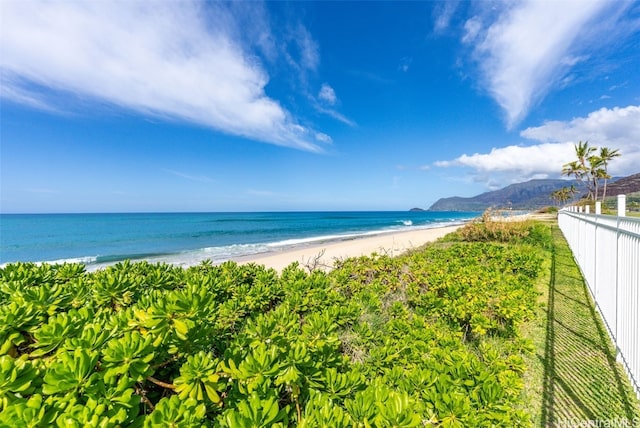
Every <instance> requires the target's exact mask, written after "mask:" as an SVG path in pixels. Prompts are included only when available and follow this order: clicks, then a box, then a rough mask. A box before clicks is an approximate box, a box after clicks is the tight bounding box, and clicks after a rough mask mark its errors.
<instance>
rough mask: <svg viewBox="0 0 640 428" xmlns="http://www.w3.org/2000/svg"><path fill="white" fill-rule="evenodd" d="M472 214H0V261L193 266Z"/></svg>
mask: <svg viewBox="0 0 640 428" xmlns="http://www.w3.org/2000/svg"><path fill="white" fill-rule="evenodd" d="M478 215H480V213H477V212H430V211H398V212H392V211H380V212H264V213H246V212H243V213H127V214H0V265H4V264H6V263H11V262H17V261H22V262H50V263H64V262H78V263H84V264H86V265H87V267H88V268H96V267H101V266H105V265H108V264H112V263H116V262H119V261H123V260H126V259H131V260H143V259H144V260H149V261H151V262H165V263H171V264H176V265H180V266H192V265H196V264H199V263H200V262H202V261H203V260H207V259H210V260H212V261H213V262H214V263H221V262H223V261H225V260H230V259H234V258H237V257H241V256H247V255H254V254H260V253H268V252H276V251H282V250H285V249H288V248H291V247H296V246H302V245H310V244H314V243H323V242H329V241H336V240H345V239H352V238H355V237H359V236H365V235H375V234H381V233H385V232H390V231H398V230H411V229H415V228H433V227H441V226H447V225H454V224H460V223H463V222H465V221H468V220H470V219H472V218H474V217H477V216H478Z"/></svg>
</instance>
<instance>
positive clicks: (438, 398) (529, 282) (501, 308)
mask: <svg viewBox="0 0 640 428" xmlns="http://www.w3.org/2000/svg"><path fill="white" fill-rule="evenodd" d="M531 235H532V232H529V234H528V236H531ZM533 235H535V232H533ZM456 239H458V240H461V238H460V237H458V238H456ZM533 241H534V240H533V239H532V240H531V242H530V243H529V244H517V245H514V244H511V245H503V244H500V243H493V242H474V243H468V242H448V243H441V244H438V245H435V246H429V247H426V248H425V249H422V250H419V251H415V252H413V253H411V254H407V255H404V256H401V257H397V258H391V257H387V256H373V257H362V258H355V259H347V260H343V261H341V262H339V263H338V265H337V266H336V269H334V270H333V271H332V272H330V273H323V272H316V271H314V272H311V273H307V272H305V271H304V270H303V269H301V268H300V267H299V266H297V265H292V266H290V267H289V268H287V269H285V270H284V271H283V272H282V273H281V274H280V275H278V274H277V273H276V272H275V271H274V270H267V269H265V268H264V267H262V266H255V265H245V266H238V265H236V264H234V263H225V264H223V265H220V266H212V265H208V264H202V265H200V266H197V267H192V268H189V269H181V268H176V267H171V266H167V265H151V264H148V263H136V264H131V263H121V264H119V265H116V266H113V267H110V268H107V269H105V270H103V271H99V272H95V273H87V272H85V271H84V269H83V267H82V266H80V265H68V264H67V265H58V266H49V265H43V266H36V265H33V264H13V265H8V266H6V267H4V268H3V269H1V270H0V411H1V412H0V425H3V424H4V425H10V426H51V425H58V426H101V427H102V426H104V427H107V426H118V425H120V426H145V427H155V426H184V427H188V426H228V427H238V426H242V427H259V426H272V427H283V426H299V427H318V426H332V427H341V426H345V427H347V426H348V427H352V426H355V427H368V426H376V427H391V426H394V427H411V426H425V425H426V426H429V425H432V426H442V427H460V426H508V427H511V426H527V425H530V424H531V420H530V416H529V413H528V411H527V410H526V405H525V404H526V403H525V402H524V401H523V394H522V391H523V373H524V372H525V370H526V365H525V360H524V356H525V355H526V354H527V352H530V351H531V344H530V342H528V341H527V340H525V339H524V338H523V337H522V334H521V326H522V325H523V323H525V322H527V321H528V320H531V319H533V318H534V317H535V311H536V295H537V294H536V291H535V290H534V286H535V281H536V278H537V277H538V276H539V273H540V271H541V268H542V266H543V260H544V257H542V256H541V254H543V253H542V252H541V251H542V250H541V248H540V246H539V245H537V246H536V245H535V242H533Z"/></svg>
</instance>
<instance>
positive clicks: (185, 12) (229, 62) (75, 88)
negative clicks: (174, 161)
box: [0, 0, 320, 151]
mask: <svg viewBox="0 0 640 428" xmlns="http://www.w3.org/2000/svg"><path fill="white" fill-rule="evenodd" d="M210 12H211V11H208V10H205V8H204V6H202V4H200V3H194V2H186V1H185V2H151V3H150V2H143V1H126V2H108V1H92V2H37V1H31V0H23V1H12V0H8V1H3V4H2V14H3V19H2V30H1V32H0V35H1V39H0V47H1V49H2V55H1V56H0V70H1V72H2V73H1V75H2V80H1V82H0V83H1V84H2V87H3V91H2V96H3V97H4V98H5V99H10V100H12V101H14V102H18V103H25V104H28V105H30V106H32V107H33V106H39V105H40V106H41V107H48V108H55V109H58V110H67V109H69V107H70V106H69V105H68V104H66V105H65V104H62V105H61V103H60V102H58V101H59V99H61V98H60V95H69V94H71V95H72V97H68V96H67V97H66V100H67V101H66V102H67V103H68V102H69V101H68V100H71V99H74V97H75V98H77V99H80V100H86V99H92V100H98V101H101V102H107V103H110V104H113V105H117V106H120V107H124V108H127V109H129V110H132V111H136V112H139V113H143V114H146V115H153V116H159V117H165V118H169V119H173V120H180V121H187V122H192V123H196V124H200V125H204V126H207V127H210V128H213V129H216V130H219V131H221V132H224V133H228V134H232V135H237V136H242V137H246V138H250V139H254V140H258V141H263V142H267V143H272V144H277V145H282V146H288V147H294V148H298V149H304V150H311V151H319V150H320V148H319V147H318V146H317V145H316V144H315V143H314V142H313V141H314V140H313V134H314V132H313V131H312V130H309V129H306V128H304V127H302V126H300V125H298V124H297V123H296V120H295V118H293V117H292V116H291V114H290V113H289V112H288V111H287V110H286V109H284V108H283V107H282V106H281V105H280V104H279V103H278V102H277V101H275V100H273V99H271V98H269V97H268V96H267V95H266V94H265V91H264V88H265V86H266V85H267V83H268V76H267V74H266V73H265V71H264V69H263V68H262V66H261V65H260V63H259V62H258V61H257V59H256V57H255V56H253V55H251V53H250V52H247V51H246V49H245V48H244V47H243V46H241V45H240V44H239V43H238V42H237V41H236V39H235V38H234V37H232V35H231V30H230V28H232V27H233V23H229V22H227V21H225V19H229V15H224V14H221V15H217V14H211V13H210ZM303 33H304V32H303ZM261 34H262V33H261ZM305 34H306V36H305V37H303V38H302V39H300V40H299V50H300V55H301V61H302V62H303V64H304V66H305V67H308V68H315V67H317V63H318V55H317V46H315V45H314V42H313V40H312V39H311V37H310V36H309V34H308V32H307V33H305ZM256 43H261V42H260V41H258V42H256ZM263 44H264V45H265V46H267V45H268V43H266V42H265V43H263Z"/></svg>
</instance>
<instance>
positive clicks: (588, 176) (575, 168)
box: [562, 141, 620, 201]
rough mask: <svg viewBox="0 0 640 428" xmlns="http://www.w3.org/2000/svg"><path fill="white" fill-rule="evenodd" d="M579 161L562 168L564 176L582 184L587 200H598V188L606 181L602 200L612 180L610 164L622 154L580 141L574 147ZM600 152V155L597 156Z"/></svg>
mask: <svg viewBox="0 0 640 428" xmlns="http://www.w3.org/2000/svg"><path fill="white" fill-rule="evenodd" d="M574 149H575V152H576V158H577V160H574V161H572V162H568V163H566V164H564V165H563V166H562V175H566V176H574V177H575V178H576V180H577V181H578V182H580V184H582V185H584V186H586V188H587V199H592V200H593V201H597V200H598V190H599V189H598V188H599V185H600V182H601V181H603V180H604V188H603V193H602V200H603V201H604V198H605V196H606V193H607V180H608V179H610V178H611V176H610V175H609V173H608V172H607V166H608V163H609V162H610V161H611V160H612V159H613V158H616V157H618V156H620V153H619V151H618V150H617V149H615V150H612V149H610V148H608V147H601V148H600V150H599V152H598V148H596V147H592V146H590V145H589V142H588V141H585V142H582V141H579V142H578V144H576V145H574ZM596 152H598V154H596Z"/></svg>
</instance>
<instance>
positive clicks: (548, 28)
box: [462, 0, 630, 128]
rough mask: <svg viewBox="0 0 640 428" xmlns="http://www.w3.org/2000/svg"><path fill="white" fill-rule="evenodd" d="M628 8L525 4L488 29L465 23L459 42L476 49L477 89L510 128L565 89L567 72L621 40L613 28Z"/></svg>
mask: <svg viewBox="0 0 640 428" xmlns="http://www.w3.org/2000/svg"><path fill="white" fill-rule="evenodd" d="M481 4H482V5H485V7H493V6H494V3H488V2H487V3H481ZM629 4H630V3H629V2H628V1H617V2H611V1H607V0H588V1H587V0H580V1H577V0H565V1H558V2H551V1H537V0H527V1H523V2H516V3H513V4H512V5H511V6H506V9H505V10H504V11H502V12H501V13H499V14H498V15H497V19H496V20H495V21H494V22H493V23H492V24H491V25H489V26H488V27H487V28H482V26H481V24H480V22H481V21H480V20H479V18H477V17H474V18H471V19H470V20H468V21H467V22H466V24H465V34H464V36H463V39H462V40H463V42H465V43H474V58H475V60H476V61H477V62H478V64H479V67H480V74H481V83H482V85H483V86H484V87H485V88H486V90H487V91H488V93H489V94H490V95H491V96H492V97H493V98H494V99H495V100H496V102H497V103H498V104H499V105H500V107H501V108H502V109H503V110H504V112H505V115H506V123H507V126H508V127H509V128H512V127H513V126H515V125H516V124H517V123H519V122H520V121H521V120H522V119H523V118H524V117H525V116H526V115H527V113H528V112H529V110H530V109H531V108H532V107H533V106H534V105H535V104H536V103H538V102H540V101H541V100H542V99H543V98H544V97H545V96H546V95H547V93H548V92H549V91H550V90H551V89H553V88H555V87H557V86H561V85H562V84H563V82H565V83H566V81H565V78H566V75H567V72H568V71H569V70H570V69H571V67H573V66H575V65H576V64H578V63H579V62H581V61H585V60H586V59H588V58H589V55H590V54H591V53H593V52H596V51H597V50H598V48H600V47H604V46H606V41H607V40H611V39H612V38H614V37H617V36H622V35H621V34H620V32H621V31H623V30H622V29H621V30H617V28H623V27H622V26H620V27H618V26H617V23H618V21H619V20H620V19H623V18H622V16H623V14H622V12H623V11H624V10H625V9H626V8H627V7H628V5H629Z"/></svg>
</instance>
